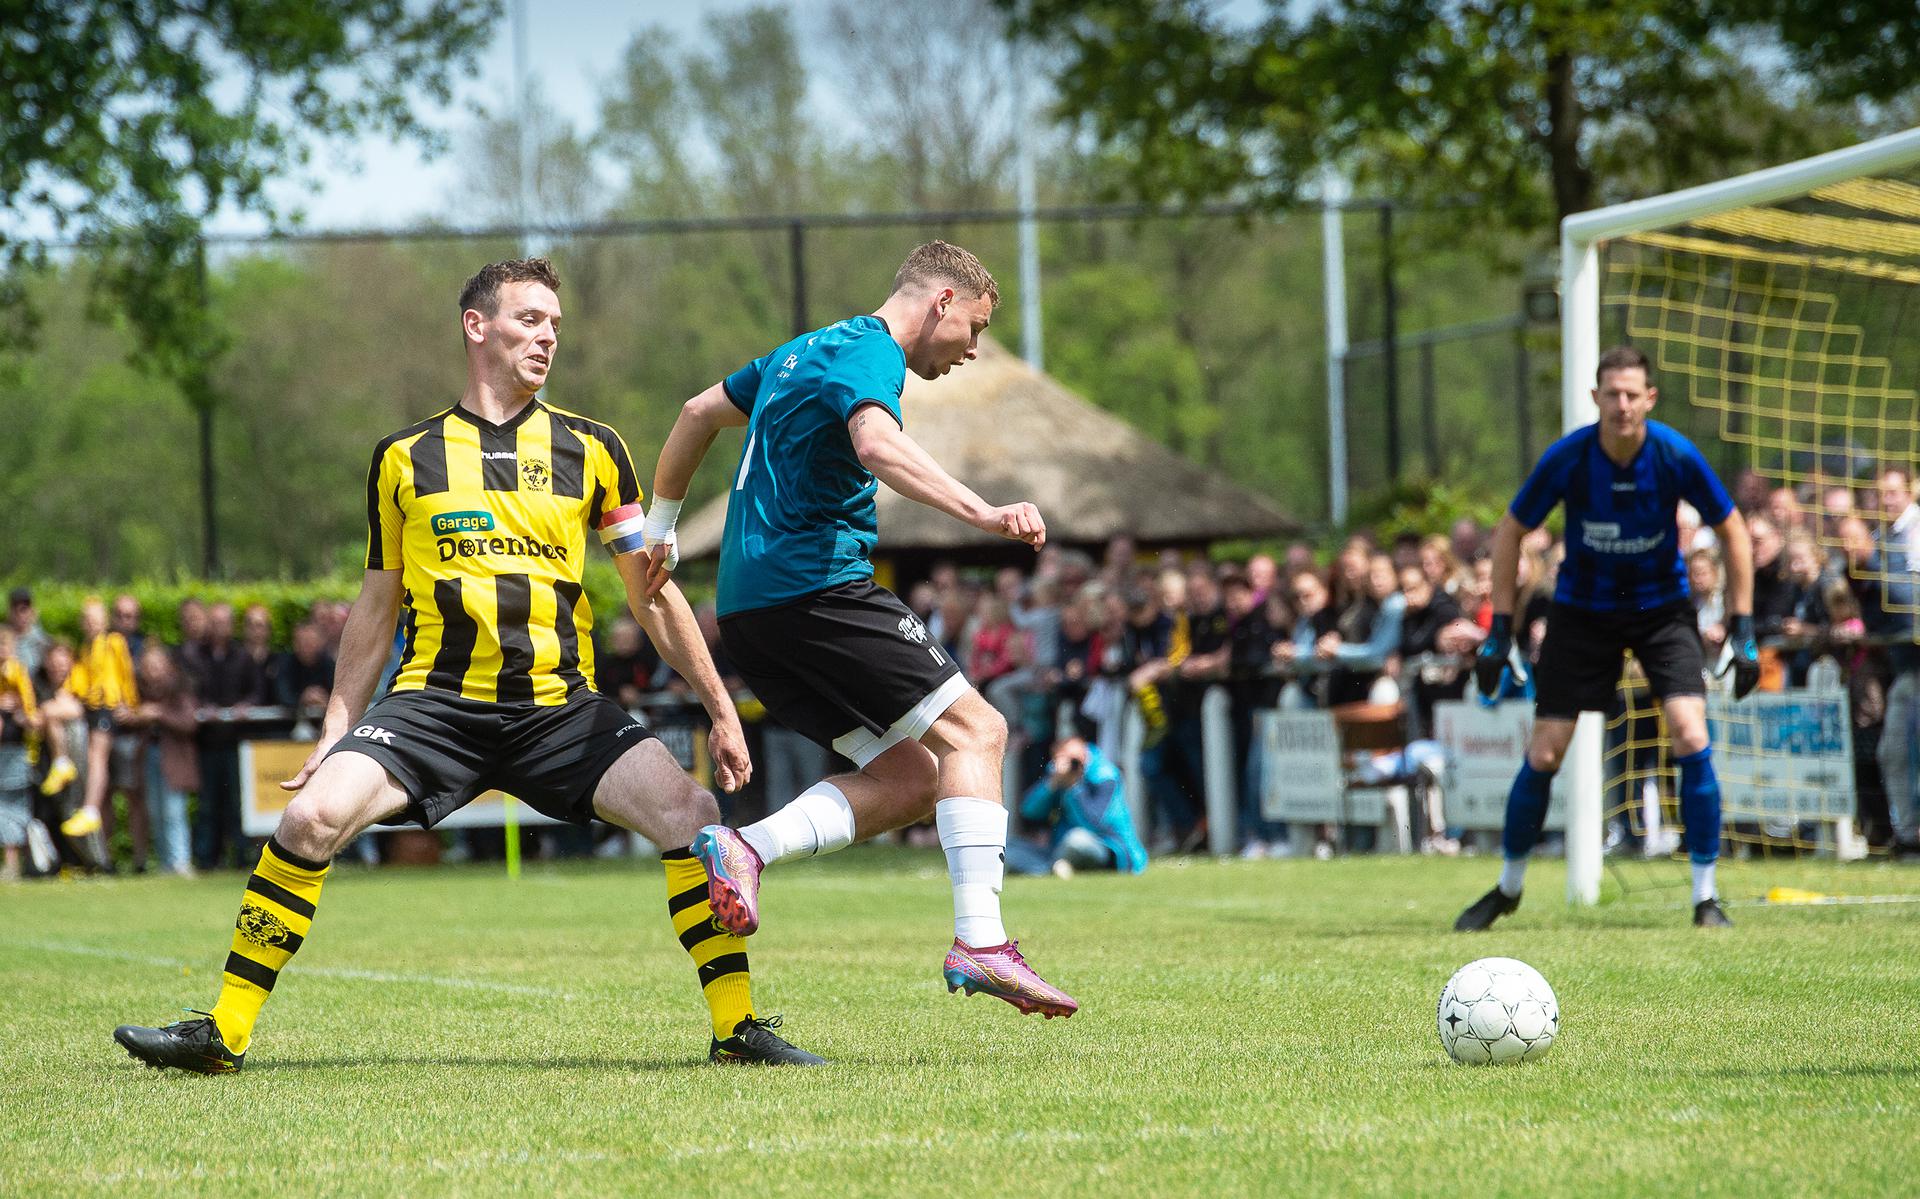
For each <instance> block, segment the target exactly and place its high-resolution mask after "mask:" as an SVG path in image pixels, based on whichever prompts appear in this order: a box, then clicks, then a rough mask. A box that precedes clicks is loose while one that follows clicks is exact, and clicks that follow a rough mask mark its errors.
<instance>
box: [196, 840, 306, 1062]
mask: <svg viewBox="0 0 1920 1199" xmlns="http://www.w3.org/2000/svg"><path fill="white" fill-rule="evenodd" d="M326 878H327V863H324V862H309V861H308V860H307V859H305V858H303V857H300V856H298V855H297V854H293V853H290V852H288V851H287V849H286V848H285V847H284V846H282V845H281V844H280V842H278V841H276V840H272V839H269V840H268V841H267V844H266V848H264V849H262V850H261V851H260V864H259V865H258V866H255V867H254V868H253V877H252V878H249V879H248V880H247V893H246V895H245V897H244V898H243V900H242V902H241V904H240V918H239V919H238V920H237V921H235V922H234V932H233V948H232V949H231V950H230V951H229V952H228V953H227V968H226V972H225V974H224V976H223V979H222V985H221V987H220V998H219V1000H218V1001H217V1002H216V1003H215V1004H214V1005H213V1021H214V1023H215V1024H216V1025H218V1026H219V1028H220V1039H221V1040H222V1041H225V1042H226V1043H227V1048H228V1049H230V1050H232V1051H233V1052H235V1053H245V1052H246V1051H247V1043H248V1042H249V1041H251V1040H253V1024H254V1021H256V1020H258V1019H259V1018H260V1008H261V1006H262V1005H263V1004H265V1003H266V1002H267V996H268V995H269V994H271V993H272V991H273V984H274V982H275V981H276V980H277V979H278V978H279V977H280V971H281V970H282V969H283V968H284V967H285V966H286V964H287V961H288V960H289V959H290V958H292V957H293V955H294V952H295V951H296V950H298V949H299V948H300V946H301V945H302V944H303V943H304V942H305V941H306V939H307V930H308V929H310V928H312V927H313V912H314V906H315V905H316V904H318V903H319V902H320V885H321V884H322V883H324V882H325V881H326Z"/></svg>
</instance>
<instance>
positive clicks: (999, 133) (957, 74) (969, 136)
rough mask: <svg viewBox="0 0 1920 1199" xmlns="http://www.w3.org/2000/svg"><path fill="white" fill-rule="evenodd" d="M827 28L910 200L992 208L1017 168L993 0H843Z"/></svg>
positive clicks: (854, 96)
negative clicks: (880, 0) (885, 0)
mask: <svg viewBox="0 0 1920 1199" xmlns="http://www.w3.org/2000/svg"><path fill="white" fill-rule="evenodd" d="M826 26H827V28H826V32H827V36H828V37H829V38H830V39H831V40H832V42H833V44H834V47H835V50H836V51H837V53H838V55H839V57H840V60H841V72H842V77H843V78H851V79H853V80H855V81H857V82H856V83H855V85H854V86H853V87H851V88H849V89H848V92H849V95H848V97H847V99H848V101H849V102H850V104H852V105H853V106H854V107H855V109H856V110H857V111H858V112H860V114H861V116H862V121H861V124H862V125H863V126H864V127H865V129H866V131H867V134H868V136H869V137H870V138H871V139H872V140H873V142H874V143H875V145H876V148H877V149H878V150H879V151H880V153H881V154H882V155H883V156H884V157H885V159H886V160H887V162H888V164H889V165H890V166H891V167H892V169H891V170H889V171H887V172H886V174H888V175H890V176H892V177H893V178H895V179H897V180H898V188H899V191H900V194H899V197H898V198H899V199H900V200H904V201H905V203H906V205H907V206H908V207H909V208H916V209H939V208H985V207H988V206H990V205H992V204H994V203H995V202H997V201H998V200H999V199H1000V198H1001V196H1002V195H1003V192H1004V185H1005V183H1006V181H1007V180H1008V179H1010V178H1011V176H1012V170H1011V163H1012V157H1013V129H1012V120H1013V113H1012V110H1011V106H1010V104H1009V102H1008V101H1009V99H1010V91H1011V89H1010V88H1009V86H1008V83H1007V71H1008V62H1007V52H1006V20H1005V18H1004V17H1002V16H1001V15H1000V14H999V13H998V12H996V11H995V10H994V8H993V5H992V3H991V0H957V2H948V0H895V2H894V3H890V4H883V5H874V4H868V3H859V2H855V0H839V2H838V3H836V4H835V5H834V6H833V7H832V8H831V9H829V10H828V13H827V18H826Z"/></svg>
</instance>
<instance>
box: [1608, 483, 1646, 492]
mask: <svg viewBox="0 0 1920 1199" xmlns="http://www.w3.org/2000/svg"><path fill="white" fill-rule="evenodd" d="M1613 489H1614V490H1615V491H1638V490H1640V485H1639V484H1638V483H1615V484H1614V485H1613Z"/></svg>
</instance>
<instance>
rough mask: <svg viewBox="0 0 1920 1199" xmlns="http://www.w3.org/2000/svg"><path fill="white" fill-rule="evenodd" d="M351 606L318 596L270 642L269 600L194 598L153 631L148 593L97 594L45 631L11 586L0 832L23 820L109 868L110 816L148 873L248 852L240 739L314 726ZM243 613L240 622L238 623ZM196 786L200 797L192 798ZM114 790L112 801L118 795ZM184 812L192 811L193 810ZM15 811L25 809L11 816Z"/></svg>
mask: <svg viewBox="0 0 1920 1199" xmlns="http://www.w3.org/2000/svg"><path fill="white" fill-rule="evenodd" d="M346 613H347V605H345V604H341V603H335V602H330V601H317V602H315V603H314V604H313V606H312V610H311V612H310V613H309V617H308V619H307V620H306V621H305V622H303V623H301V624H300V625H299V626H298V627H297V628H295V629H294V630H293V635H292V638H291V641H292V647H291V648H290V649H287V650H279V651H277V650H275V649H274V646H273V640H274V639H273V632H274V629H273V618H272V615H271V613H269V612H268V610H267V609H266V608H265V607H264V606H259V605H255V606H252V607H249V608H248V609H247V610H246V611H245V612H244V613H242V614H239V616H238V619H237V620H236V614H235V612H234V609H233V607H232V606H231V605H229V604H226V603H213V604H207V603H203V602H202V601H200V600H197V599H188V600H186V601H184V602H183V603H181V605H180V608H179V611H178V613H177V616H178V621H177V627H178V628H179V630H180V636H179V640H178V642H177V643H173V644H169V643H166V642H163V641H162V640H161V639H160V638H159V637H157V636H154V635H151V634H150V633H149V632H148V631H147V627H146V622H145V621H144V620H143V613H142V611H141V606H140V601H139V600H138V599H137V598H135V597H134V596H132V595H125V594H123V595H119V596H116V597H115V598H114V600H113V601H112V603H111V605H108V604H107V603H105V602H103V601H101V600H98V599H89V600H87V601H86V602H85V603H84V604H83V605H82V608H81V613H80V636H79V637H78V638H77V639H74V640H68V639H65V638H61V637H54V636H50V635H48V633H47V632H46V630H45V629H43V628H42V627H41V625H40V620H39V615H38V612H37V611H36V609H35V607H34V602H33V593H32V591H31V590H29V589H28V588H24V587H17V588H15V589H13V591H12V592H11V594H10V595H9V596H8V602H7V620H6V625H5V631H4V632H0V679H11V678H15V677H17V678H18V679H20V680H21V681H22V684H23V685H22V686H20V687H17V688H8V687H0V717H4V731H0V840H4V842H5V843H6V844H7V846H8V847H9V848H10V849H12V850H13V851H14V852H12V853H10V854H9V855H8V858H7V863H8V865H7V869H8V870H10V871H11V872H13V873H16V874H17V873H18V870H19V866H20V862H19V855H18V847H19V846H20V845H21V844H22V842H23V841H24V838H25V836H26V833H27V831H28V829H29V822H28V820H27V819H26V818H25V817H24V816H21V815H20V814H21V813H26V814H28V815H37V816H38V817H39V820H40V826H41V827H42V828H45V829H47V830H56V831H58V832H59V833H60V834H61V836H60V839H59V841H58V842H57V843H55V844H53V845H52V846H50V847H49V848H50V849H51V850H52V851H54V852H57V853H58V854H59V856H60V857H61V858H62V859H63V860H65V861H66V862H68V863H69V864H71V865H74V866H78V867H81V868H88V869H98V870H103V871H113V870H115V869H117V866H118V863H117V862H116V860H115V858H114V856H113V855H112V854H110V853H109V852H108V846H109V845H110V844H112V843H113V841H114V832H115V823H116V813H123V814H124V819H125V833H126V834H127V836H126V842H125V849H126V854H125V863H124V864H125V865H127V866H128V867H130V868H131V869H132V870H134V871H135V872H144V871H145V870H146V869H148V866H149V864H150V862H151V863H152V864H153V865H155V866H157V867H158V868H159V869H161V870H165V871H169V872H172V873H176V874H191V873H193V872H194V871H195V870H196V869H208V868H212V867H216V866H238V865H242V864H251V863H250V859H248V858H247V857H246V853H247V851H248V849H249V847H248V846H247V845H246V844H245V843H244V839H243V838H242V836H241V829H240V749H239V747H240V743H241V741H242V740H243V739H245V738H248V737H286V736H290V735H295V734H296V733H301V734H305V733H308V732H309V731H310V730H311V729H312V728H314V727H316V726H317V723H318V721H319V719H320V716H321V714H322V712H323V711H324V709H325V706H326V701H327V696H328V694H329V693H330V692H331V690H332V688H333V663H334V654H335V652H336V651H337V650H338V648H339V644H340V633H341V630H342V629H343V628H345V626H346ZM236 625H237V628H236ZM190 797H192V798H193V802H191V803H190V802H189V799H190ZM116 798H117V799H118V800H119V802H118V803H117V804H116V803H115V802H114V801H115V799H116ZM189 812H191V816H189ZM14 817H19V818H18V819H15V818H14Z"/></svg>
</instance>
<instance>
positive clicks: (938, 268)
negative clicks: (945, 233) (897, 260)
mask: <svg viewBox="0 0 1920 1199" xmlns="http://www.w3.org/2000/svg"><path fill="white" fill-rule="evenodd" d="M935 284H947V285H949V286H951V287H952V288H953V289H954V290H955V291H957V292H961V293H963V294H971V295H975V296H985V297H987V300H988V302H989V303H991V304H993V305H995V306H996V307H997V306H998V305H999V303H1000V285H999V284H998V283H995V282H994V281H993V276H992V275H991V274H989V273H988V272H987V268H986V267H985V266H984V265H983V264H982V263H981V262H980V260H979V259H978V258H975V257H974V256H973V255H972V254H970V253H968V252H967V251H966V250H963V249H961V248H960V247H959V246H956V245H954V244H952V243H951V242H944V241H939V240H937V239H936V240H934V241H930V242H928V243H927V244H926V245H924V246H915V247H914V250H913V253H911V254H909V255H907V260H906V261H905V262H903V263H901V264H900V269H899V270H898V271H896V272H894V276H893V290H894V293H895V294H896V295H897V294H898V293H900V292H903V291H908V290H917V289H919V288H923V287H931V286H934V285H935Z"/></svg>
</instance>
